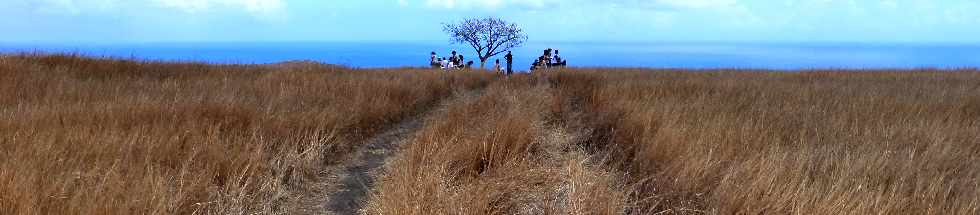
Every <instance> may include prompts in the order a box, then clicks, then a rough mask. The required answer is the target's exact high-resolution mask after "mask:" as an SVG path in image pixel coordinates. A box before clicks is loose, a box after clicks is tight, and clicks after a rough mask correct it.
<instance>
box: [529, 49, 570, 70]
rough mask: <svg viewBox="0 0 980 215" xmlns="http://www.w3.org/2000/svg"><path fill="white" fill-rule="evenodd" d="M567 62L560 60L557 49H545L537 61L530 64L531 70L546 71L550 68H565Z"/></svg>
mask: <svg viewBox="0 0 980 215" xmlns="http://www.w3.org/2000/svg"><path fill="white" fill-rule="evenodd" d="M566 65H568V62H567V61H565V59H562V58H561V55H560V54H558V49H550V48H549V49H545V50H544V54H542V55H541V56H540V57H538V59H536V60H534V63H532V64H531V70H538V69H547V68H550V67H565V66H566Z"/></svg>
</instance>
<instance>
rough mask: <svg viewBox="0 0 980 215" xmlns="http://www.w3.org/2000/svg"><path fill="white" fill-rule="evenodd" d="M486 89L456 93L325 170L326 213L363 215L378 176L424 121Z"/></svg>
mask: <svg viewBox="0 0 980 215" xmlns="http://www.w3.org/2000/svg"><path fill="white" fill-rule="evenodd" d="M482 92H483V90H473V91H467V92H457V94H456V95H455V96H452V97H450V98H447V99H445V100H443V101H442V102H441V103H440V104H439V105H435V106H433V107H431V108H430V109H428V110H427V111H425V112H424V113H421V114H418V115H416V116H414V117H411V118H408V119H406V120H403V121H402V122H399V123H398V124H396V125H395V126H394V127H392V128H390V129H388V130H386V131H384V132H382V133H381V134H379V135H377V136H374V137H372V138H370V139H368V140H366V141H365V142H364V144H362V146H361V147H360V148H359V149H357V150H356V151H354V152H352V155H351V157H350V158H349V159H347V160H346V161H344V162H342V163H341V164H339V165H336V166H334V167H332V168H331V169H328V170H326V172H327V174H328V176H327V177H326V178H327V180H329V181H330V184H329V185H328V186H327V189H326V190H327V192H326V193H327V194H328V196H327V198H326V203H325V205H324V208H325V209H327V212H326V213H327V214H360V213H361V209H362V208H364V207H363V206H364V203H365V201H367V199H368V196H369V195H370V193H371V192H372V190H373V188H374V183H375V181H376V180H377V176H378V175H379V173H380V172H382V171H383V168H384V165H385V163H386V162H388V159H389V158H391V157H393V156H394V155H396V154H397V153H398V152H399V151H400V148H401V146H402V145H404V144H406V142H408V141H410V140H411V137H412V135H414V134H415V133H416V132H417V131H418V130H419V129H421V128H422V127H423V125H424V124H425V119H427V118H429V117H431V116H432V115H435V114H437V112H439V111H441V110H444V109H445V107H446V106H447V105H451V104H454V103H455V102H456V101H459V100H460V99H462V98H464V97H472V96H478V95H479V94H482Z"/></svg>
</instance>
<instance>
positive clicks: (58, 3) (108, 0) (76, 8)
mask: <svg viewBox="0 0 980 215" xmlns="http://www.w3.org/2000/svg"><path fill="white" fill-rule="evenodd" d="M9 1H10V2H5V4H7V7H11V8H14V9H27V10H30V11H35V12H38V13H43V14H60V15H79V14H85V13H105V12H111V11H117V10H144V9H149V8H161V9H170V10H176V11H179V12H183V13H191V14H193V13H203V12H210V11H212V10H239V11H243V12H247V13H249V14H252V15H254V16H258V17H265V18H270V17H273V16H279V15H283V14H284V13H285V11H286V2H285V0H132V1H123V0H9Z"/></svg>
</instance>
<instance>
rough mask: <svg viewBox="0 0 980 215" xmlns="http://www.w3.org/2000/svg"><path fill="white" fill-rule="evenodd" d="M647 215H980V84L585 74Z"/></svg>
mask: <svg viewBox="0 0 980 215" xmlns="http://www.w3.org/2000/svg"><path fill="white" fill-rule="evenodd" d="M551 78H552V79H554V80H556V81H555V82H557V83H561V84H559V85H560V86H561V87H562V88H566V89H571V90H567V92H570V93H569V97H570V98H577V99H579V100H581V101H583V102H584V105H583V106H584V108H585V109H586V110H587V112H588V114H589V115H591V117H592V122H593V125H594V127H595V128H597V129H600V130H601V131H605V132H598V133H597V134H596V135H593V138H592V139H593V141H590V142H588V143H589V144H588V146H589V147H590V148H591V149H592V150H593V151H595V152H597V153H608V154H609V155H610V156H609V158H611V159H609V161H608V162H607V164H608V165H610V166H614V167H617V168H619V169H621V170H623V171H625V172H628V173H629V178H630V179H631V180H632V181H633V182H634V183H636V190H635V192H634V193H635V197H636V200H637V202H636V204H637V205H638V206H639V207H640V210H641V211H640V213H659V212H666V213H669V214H701V213H710V214H978V213H980V184H978V181H980V73H978V72H977V71H976V70H958V71H938V70H915V71H802V72H790V73H786V72H767V71H726V70H712V71H698V72H692V71H680V70H625V69H624V70H592V69H584V70H576V71H566V72H564V73H562V74H559V75H556V76H554V77H551Z"/></svg>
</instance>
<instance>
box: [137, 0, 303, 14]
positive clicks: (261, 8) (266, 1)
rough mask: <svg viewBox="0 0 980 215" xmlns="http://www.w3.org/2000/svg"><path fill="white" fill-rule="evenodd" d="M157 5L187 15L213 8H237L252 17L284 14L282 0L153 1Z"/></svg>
mask: <svg viewBox="0 0 980 215" xmlns="http://www.w3.org/2000/svg"><path fill="white" fill-rule="evenodd" d="M153 1H154V2H155V3H156V4H157V5H159V6H163V7H166V8H173V9H177V10H181V11H184V12H188V13H197V12H202V11H208V10H211V9H215V8H237V9H244V10H245V11H247V12H249V13H252V14H254V15H260V16H274V15H277V14H280V13H283V12H284V9H285V6H286V3H285V2H283V0H153Z"/></svg>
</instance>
